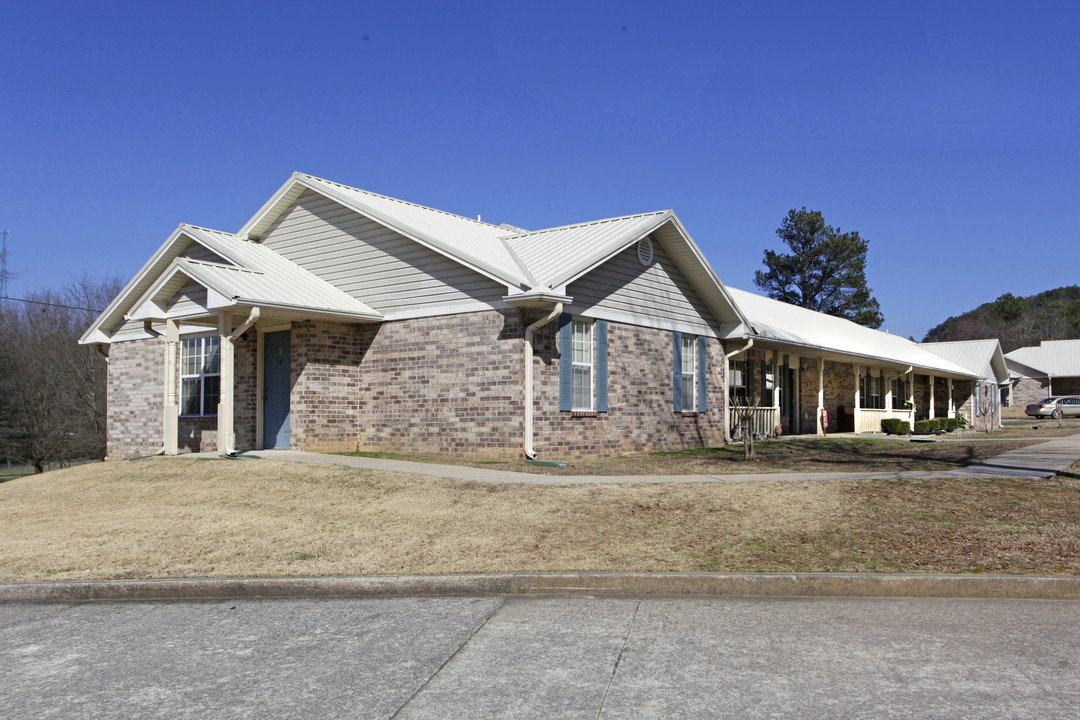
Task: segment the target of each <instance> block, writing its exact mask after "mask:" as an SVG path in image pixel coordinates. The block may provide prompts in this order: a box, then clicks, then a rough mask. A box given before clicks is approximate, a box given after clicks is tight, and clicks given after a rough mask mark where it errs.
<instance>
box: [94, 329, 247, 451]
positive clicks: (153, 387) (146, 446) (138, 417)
mask: <svg viewBox="0 0 1080 720" xmlns="http://www.w3.org/2000/svg"><path fill="white" fill-rule="evenodd" d="M255 342H256V338H255V332H254V331H248V332H247V333H245V334H244V335H243V336H242V337H241V338H240V339H239V340H238V341H237V342H236V354H235V370H236V373H235V383H236V384H235V390H234V393H235V399H234V407H233V416H234V419H235V425H234V427H235V428H236V445H237V448H238V449H248V448H251V447H254V441H255V412H256V402H257V397H256V387H255V384H256V379H257V376H256V374H255V356H256V345H255ZM176 367H177V392H178V393H179V389H180V379H179V373H180V370H181V368H180V349H179V347H178V348H177V361H176ZM164 408H165V343H164V342H163V341H162V340H159V339H156V338H151V339H146V340H128V341H125V342H117V343H113V344H112V345H111V346H110V347H109V379H108V412H107V422H108V458H109V459H110V460H123V459H125V458H131V457H138V456H140V455H148V454H150V453H154V452H157V451H158V450H160V449H161V447H162V445H164V439H163V437H162V430H163V424H164V419H163V418H164ZM177 434H178V439H177V447H178V449H179V450H180V452H208V451H213V450H216V449H217V417H216V416H211V417H201V418H180V419H179V422H178V425H177Z"/></svg>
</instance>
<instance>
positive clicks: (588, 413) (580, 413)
mask: <svg viewBox="0 0 1080 720" xmlns="http://www.w3.org/2000/svg"><path fill="white" fill-rule="evenodd" d="M599 414H600V413H598V412H596V411H595V410H571V411H570V417H596V416H597V415H599Z"/></svg>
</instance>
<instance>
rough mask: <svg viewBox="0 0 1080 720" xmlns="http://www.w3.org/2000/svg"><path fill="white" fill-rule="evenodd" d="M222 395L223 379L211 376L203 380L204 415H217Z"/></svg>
mask: <svg viewBox="0 0 1080 720" xmlns="http://www.w3.org/2000/svg"><path fill="white" fill-rule="evenodd" d="M220 394H221V378H220V377H218V376H210V377H206V378H204V379H203V415H217V405H218V399H219V396H220Z"/></svg>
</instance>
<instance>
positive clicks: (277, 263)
mask: <svg viewBox="0 0 1080 720" xmlns="http://www.w3.org/2000/svg"><path fill="white" fill-rule="evenodd" d="M184 229H185V231H186V232H187V233H188V234H189V235H190V236H191V237H192V238H193V239H195V240H201V241H204V242H206V244H207V245H211V246H215V245H216V246H217V248H216V249H221V250H224V251H225V252H224V253H223V254H225V255H226V257H228V258H229V259H231V260H233V261H235V262H237V263H238V264H239V266H233V265H222V264H220V263H211V262H204V261H199V260H192V259H190V258H177V259H176V260H175V261H174V262H175V263H176V264H177V265H178V266H179V267H181V269H182V270H183V271H184V272H185V273H187V274H189V275H191V276H192V277H193V279H195V280H198V281H200V282H203V283H204V284H208V285H211V286H212V287H213V288H214V289H215V290H216V291H217V292H219V293H220V294H222V295H225V296H226V297H229V298H234V299H236V300H237V301H238V302H239V303H243V304H255V305H280V306H294V307H297V308H307V309H312V310H324V311H327V312H333V313H340V314H347V315H357V316H362V317H368V318H372V319H378V318H381V317H382V314H381V313H379V312H378V311H377V310H375V309H373V308H371V307H369V306H368V305H366V304H364V303H363V302H361V301H360V300H357V299H356V298H354V297H352V296H351V295H349V294H348V293H346V292H344V291H343V290H340V289H338V288H336V287H334V286H333V285H331V284H330V283H328V282H326V281H325V280H323V279H321V278H319V277H318V276H316V275H315V274H314V273H312V272H309V271H308V270H305V269H304V268H302V267H300V266H299V265H297V264H295V263H293V262H292V261H290V260H287V259H286V258H284V257H282V256H281V255H278V254H277V253H276V252H274V251H273V250H270V249H268V248H266V247H263V246H262V245H259V244H258V243H253V242H248V241H246V240H243V239H241V238H240V237H238V236H236V235H230V234H228V233H223V232H220V231H217V230H208V229H206V228H198V227H194V226H190V225H187V226H184Z"/></svg>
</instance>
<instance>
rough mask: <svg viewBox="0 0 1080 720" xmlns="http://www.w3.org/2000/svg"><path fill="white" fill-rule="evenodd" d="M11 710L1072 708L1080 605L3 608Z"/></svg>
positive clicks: (170, 713)
mask: <svg viewBox="0 0 1080 720" xmlns="http://www.w3.org/2000/svg"><path fill="white" fill-rule="evenodd" d="M0 664H2V665H0V666H2V667H3V676H4V680H3V699H2V702H0V717H2V718H5V719H6V718H11V719H15V718H50V717H55V718H72V717H94V718H153V717H168V718H184V717H191V718H209V717H216V718H248V717H260V718H263V717H265V718H317V717H318V718H322V717H325V718H337V717H349V718H391V717H394V718H598V717H599V718H711V717H731V718H769V717H800V718H958V717H965V718H1019V717H1031V718H1035V717H1037V718H1044V719H1045V718H1076V717H1078V716H1080V602H1063V601H1036V600H1026V601H1025V600H957V599H925V598H924V599H865V598H864V599H855V598H840V599H837V598H798V599H775V598H771V599H770V598H733V597H707V598H701V597H698V598H655V597H653V598H641V599H636V598H590V597H550V596H548V597H539V596H513V597H510V598H503V597H439V598H368V599H354V600H259V599H247V600H240V601H213V602H171V603H170V602H160V603H149V602H129V603H102V604H89V603H88V604H18V603H9V604H2V605H0Z"/></svg>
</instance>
